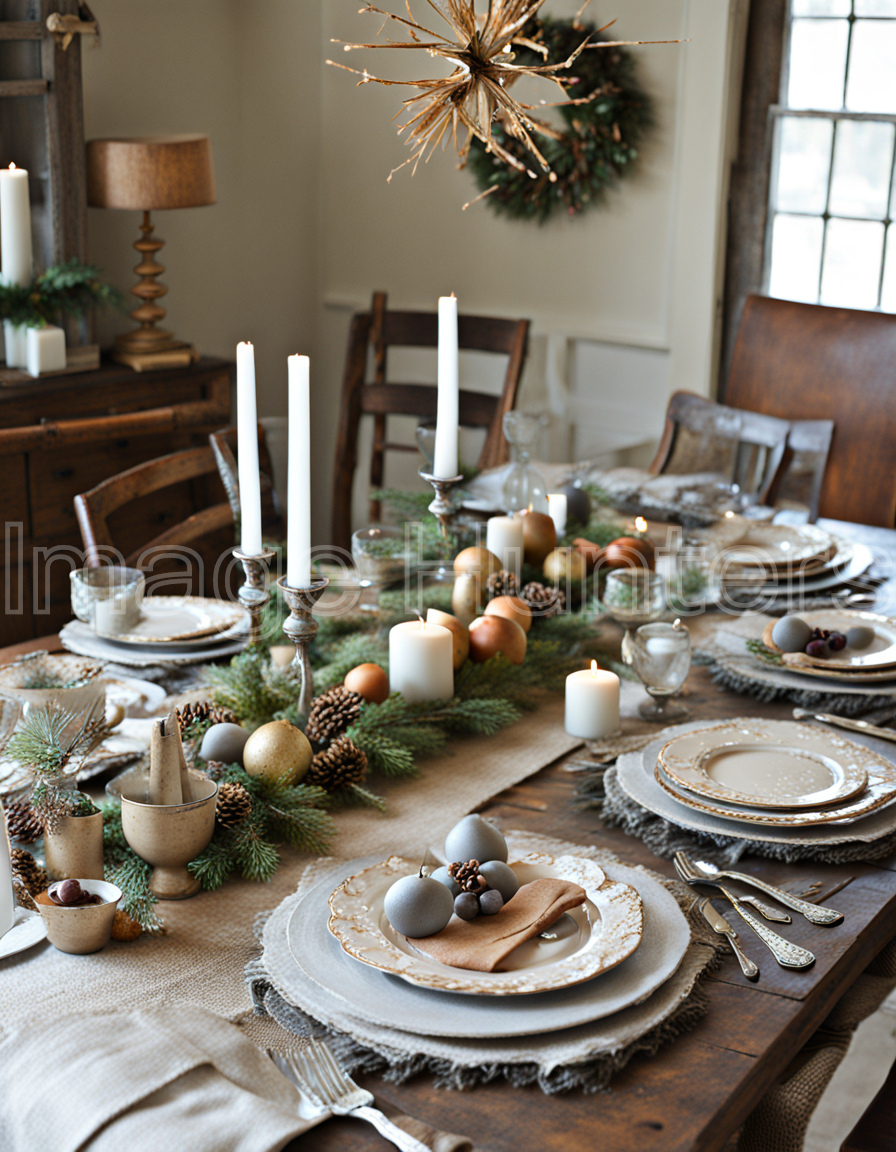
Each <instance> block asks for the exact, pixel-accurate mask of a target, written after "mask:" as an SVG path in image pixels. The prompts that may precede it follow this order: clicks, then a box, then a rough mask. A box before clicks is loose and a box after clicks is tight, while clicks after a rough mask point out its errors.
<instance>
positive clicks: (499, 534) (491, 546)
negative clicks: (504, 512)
mask: <svg viewBox="0 0 896 1152" xmlns="http://www.w3.org/2000/svg"><path fill="white" fill-rule="evenodd" d="M485 546H486V548H488V550H489V552H491V553H493V554H494V555H495V556H497V557H498V559H499V560H500V561H501V566H502V567H503V568H506V569H507V571H508V572H518V571H519V567H520V562H521V561H522V558H523V522H522V520H521V519H520V518H519V517H518V516H491V517H490V518H489V520H488V523H487V524H486V527H485Z"/></svg>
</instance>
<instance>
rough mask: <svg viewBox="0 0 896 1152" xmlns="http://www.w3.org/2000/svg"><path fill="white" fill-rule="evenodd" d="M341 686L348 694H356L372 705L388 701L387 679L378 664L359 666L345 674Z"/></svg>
mask: <svg viewBox="0 0 896 1152" xmlns="http://www.w3.org/2000/svg"><path fill="white" fill-rule="evenodd" d="M343 685H344V686H345V687H346V688H347V689H348V691H349V692H357V693H358V695H359V696H363V697H364V699H365V700H369V701H370V702H371V703H372V704H382V703H383V701H384V700H388V699H389V677H388V676H387V675H386V673H385V672H384V671H383V669H382V668H380V666H379V664H359V665H358V667H357V668H352V670H351V672H349V673H347V674H346V677H345V680H343Z"/></svg>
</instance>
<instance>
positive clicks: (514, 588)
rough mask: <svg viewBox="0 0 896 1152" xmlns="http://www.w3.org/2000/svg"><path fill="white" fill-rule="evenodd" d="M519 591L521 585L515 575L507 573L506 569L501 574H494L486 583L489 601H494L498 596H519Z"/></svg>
mask: <svg viewBox="0 0 896 1152" xmlns="http://www.w3.org/2000/svg"><path fill="white" fill-rule="evenodd" d="M519 590H520V583H519V580H517V578H516V576H515V574H514V573H513V572H507V571H506V570H505V569H504V568H502V569H501V571H500V572H492V574H491V576H489V578H488V579H487V580H486V582H485V591H486V593H487V595H488V598H489V600H494V599H495V597H496V596H518V595H519Z"/></svg>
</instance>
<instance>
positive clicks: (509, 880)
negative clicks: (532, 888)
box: [479, 860, 520, 904]
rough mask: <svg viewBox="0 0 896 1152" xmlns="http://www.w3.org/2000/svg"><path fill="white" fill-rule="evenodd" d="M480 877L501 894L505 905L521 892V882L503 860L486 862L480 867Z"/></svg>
mask: <svg viewBox="0 0 896 1152" xmlns="http://www.w3.org/2000/svg"><path fill="white" fill-rule="evenodd" d="M479 875H480V876H482V877H483V879H484V880H485V882H486V884H488V886H489V888H494V889H495V890H496V891H498V892H500V893H501V899H502V900H503V901H504V903H505V904H506V903H507V901H508V900H509V899H510V898H511V896H515V895H516V894H517V891H518V890H519V886H520V882H519V880H517V878H516V873H515V872H514V870H513V869H512V868H511V867H510V865H509V864H505V863H504V861H503V860H486V862H485V863H484V864H480V865H479Z"/></svg>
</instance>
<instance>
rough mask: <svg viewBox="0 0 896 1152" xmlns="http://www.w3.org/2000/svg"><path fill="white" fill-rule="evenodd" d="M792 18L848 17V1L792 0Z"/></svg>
mask: <svg viewBox="0 0 896 1152" xmlns="http://www.w3.org/2000/svg"><path fill="white" fill-rule="evenodd" d="M793 15H794V16H848V15H849V0H793Z"/></svg>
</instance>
